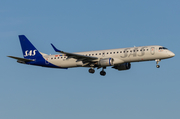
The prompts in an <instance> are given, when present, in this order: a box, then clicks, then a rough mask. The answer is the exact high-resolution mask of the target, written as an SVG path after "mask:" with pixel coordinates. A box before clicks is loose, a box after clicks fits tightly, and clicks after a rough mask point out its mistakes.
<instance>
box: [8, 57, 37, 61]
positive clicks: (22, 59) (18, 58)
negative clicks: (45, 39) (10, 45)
mask: <svg viewBox="0 0 180 119" xmlns="http://www.w3.org/2000/svg"><path fill="white" fill-rule="evenodd" d="M8 57H10V58H13V59H17V60H18V61H23V62H31V61H34V60H32V59H25V58H20V57H14V56H8Z"/></svg>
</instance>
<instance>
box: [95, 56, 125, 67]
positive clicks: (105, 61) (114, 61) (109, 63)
mask: <svg viewBox="0 0 180 119" xmlns="http://www.w3.org/2000/svg"><path fill="white" fill-rule="evenodd" d="M123 63H124V61H123V60H121V59H118V58H104V59H100V60H99V62H98V65H99V66H101V67H104V66H113V65H118V64H123Z"/></svg>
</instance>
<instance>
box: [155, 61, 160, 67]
mask: <svg viewBox="0 0 180 119" xmlns="http://www.w3.org/2000/svg"><path fill="white" fill-rule="evenodd" d="M155 61H156V67H157V68H160V65H158V64H159V62H160V61H161V60H160V59H156V60H155Z"/></svg>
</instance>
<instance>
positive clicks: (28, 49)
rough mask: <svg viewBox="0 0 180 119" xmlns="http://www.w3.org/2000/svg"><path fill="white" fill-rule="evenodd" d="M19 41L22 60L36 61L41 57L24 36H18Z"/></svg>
mask: <svg viewBox="0 0 180 119" xmlns="http://www.w3.org/2000/svg"><path fill="white" fill-rule="evenodd" d="M19 40H20V43H21V47H22V52H23V55H24V58H27V59H36V58H37V57H42V55H41V54H40V53H39V51H38V50H37V49H36V48H35V47H34V46H33V44H32V43H31V42H30V41H29V40H28V39H27V38H26V36H25V35H19Z"/></svg>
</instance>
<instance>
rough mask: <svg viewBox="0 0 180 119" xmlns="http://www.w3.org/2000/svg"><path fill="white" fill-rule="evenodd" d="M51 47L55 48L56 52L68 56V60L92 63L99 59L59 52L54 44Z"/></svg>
mask: <svg viewBox="0 0 180 119" xmlns="http://www.w3.org/2000/svg"><path fill="white" fill-rule="evenodd" d="M51 45H52V47H53V48H54V50H55V51H56V52H59V53H62V54H66V56H68V58H74V59H77V61H82V60H90V61H92V60H96V59H98V58H97V57H91V56H84V55H80V54H75V53H69V52H64V51H61V50H58V49H57V48H56V47H55V46H54V45H53V44H51Z"/></svg>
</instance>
